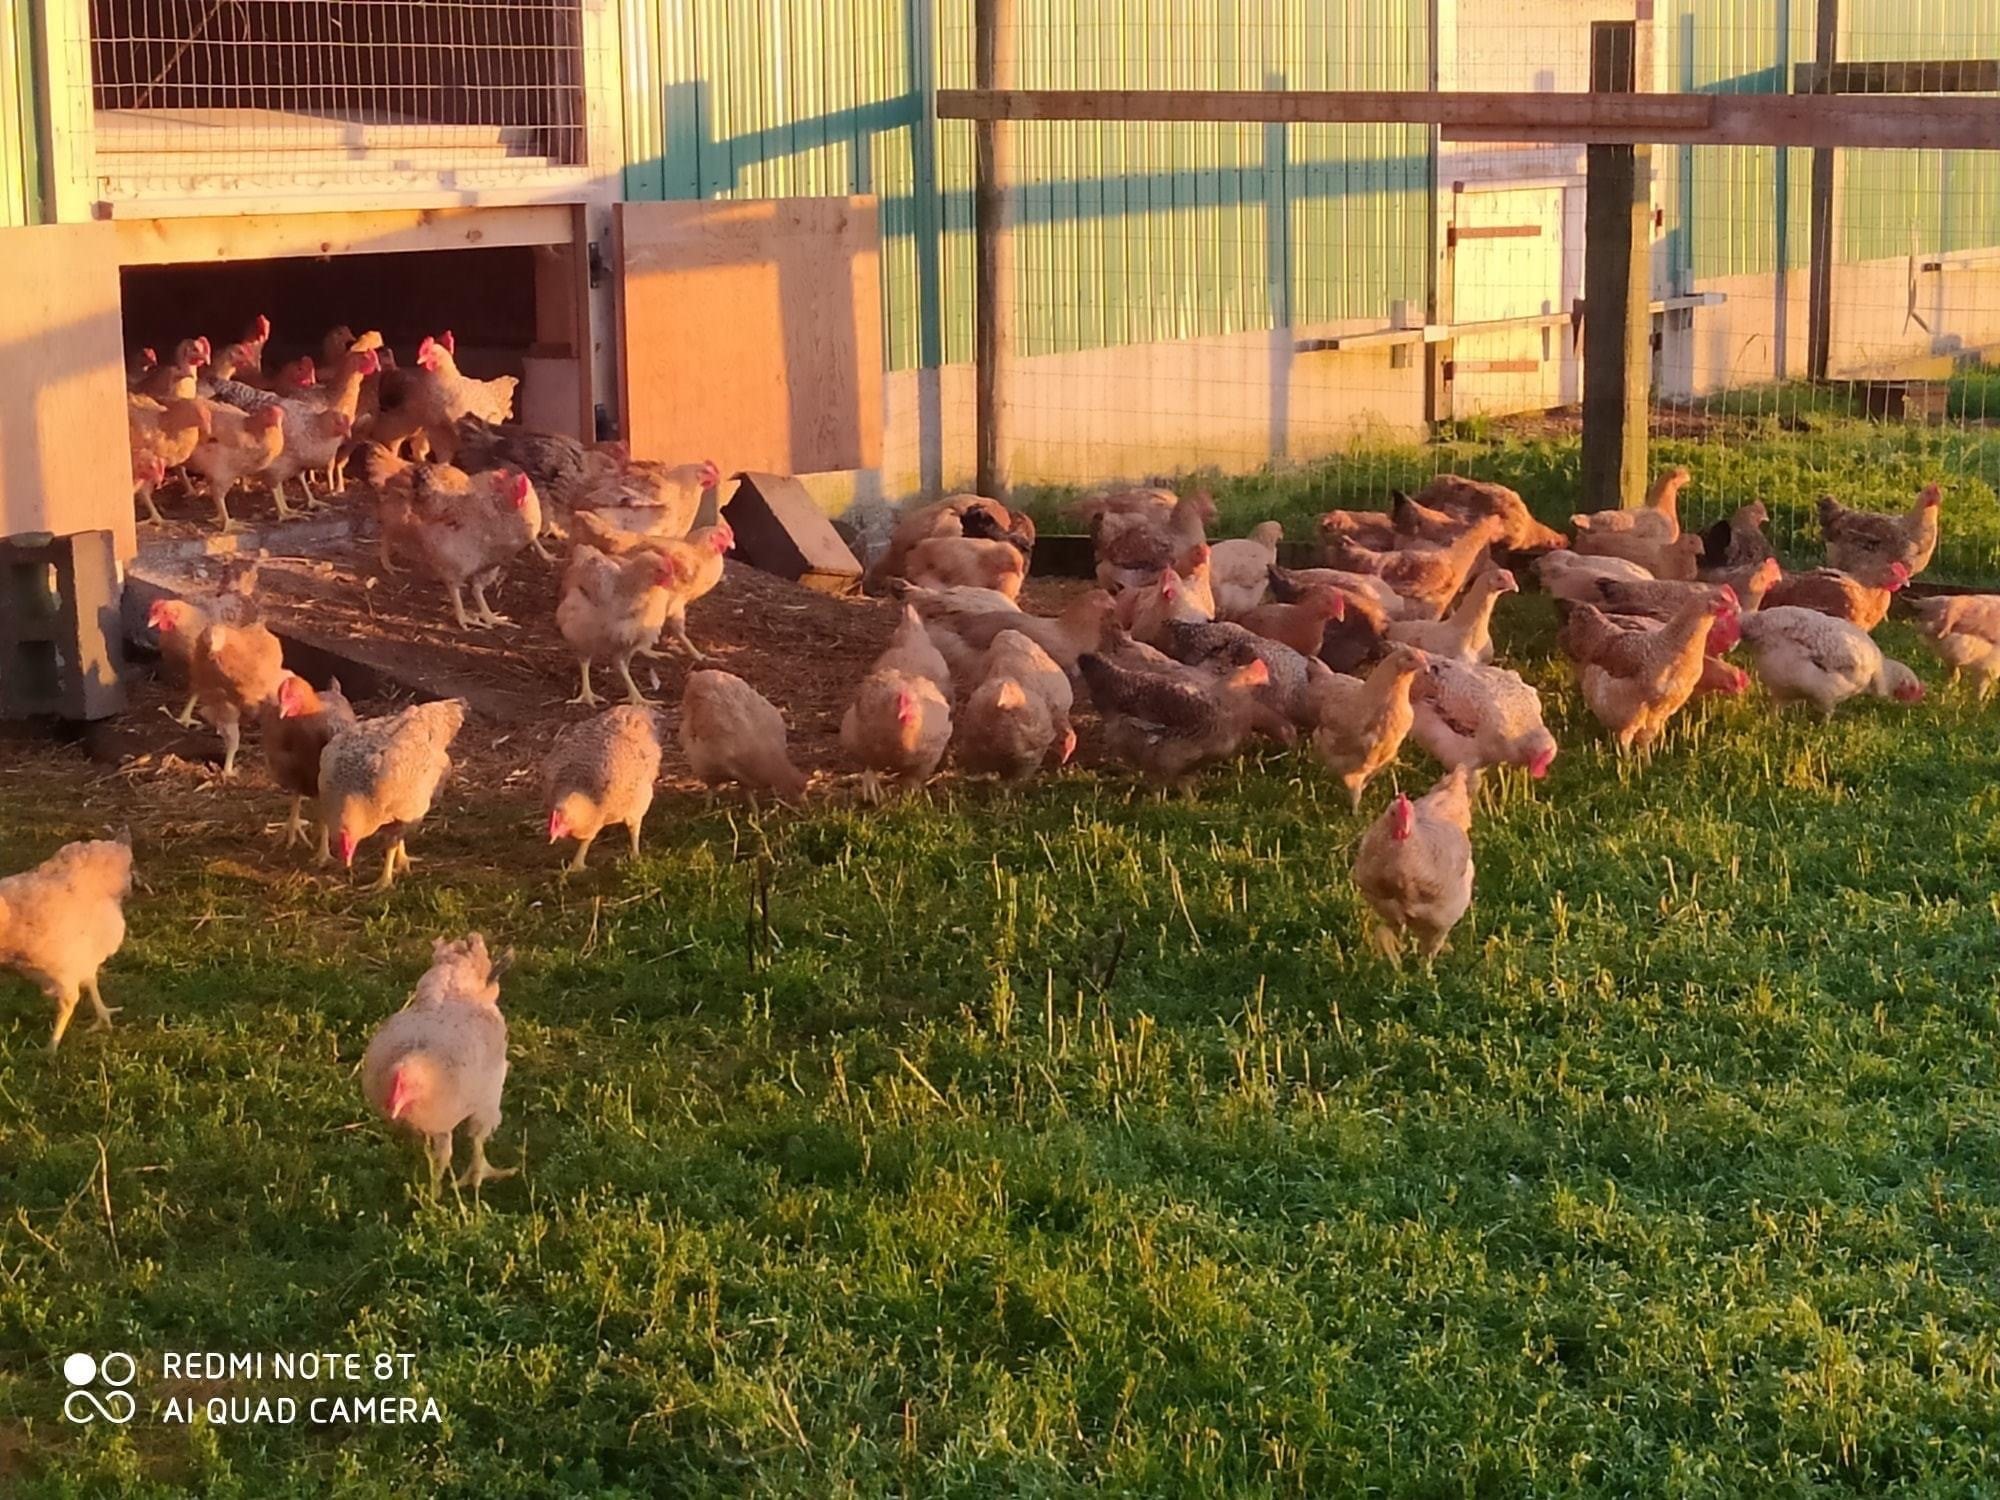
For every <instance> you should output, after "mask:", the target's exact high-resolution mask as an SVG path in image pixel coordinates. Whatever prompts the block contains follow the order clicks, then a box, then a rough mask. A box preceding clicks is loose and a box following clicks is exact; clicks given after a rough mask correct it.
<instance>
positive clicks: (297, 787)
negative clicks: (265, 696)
mask: <svg viewBox="0 0 2000 1500" xmlns="http://www.w3.org/2000/svg"><path fill="white" fill-rule="evenodd" d="M262 712H263V726H262V728H263V735H264V759H265V761H266V762H267V763H268V764H269V766H270V768H271V779H272V780H273V781H275V782H276V783H277V784H278V786H279V788H280V789H281V790H283V791H286V792H289V793H291V797H292V811H291V816H290V817H289V818H287V819H286V820H285V847H286V848H287V849H289V848H291V847H292V845H293V844H296V843H298V842H299V841H300V840H301V839H303V838H304V837H305V828H306V825H305V819H304V818H303V817H302V816H300V814H301V812H302V811H303V809H304V807H305V803H306V799H307V798H308V797H311V798H313V799H314V800H315V801H317V800H318V798H319V759H320V755H321V753H322V752H323V751H324V750H325V749H326V747H327V745H328V743H329V742H330V741H332V739H333V738H334V736H336V735H338V734H341V733H344V732H345V731H347V730H349V729H352V728H353V727H354V726H355V724H356V723H358V722H359V721H358V720H357V719H356V718H355V716H354V706H353V705H352V704H351V703H349V702H348V701H347V695H346V694H345V693H343V692H341V690H340V680H339V679H338V678H335V679H334V680H333V682H332V683H331V685H330V686H329V687H328V688H327V690H326V691H325V692H323V693H321V692H315V691H314V689H313V685H312V684H311V683H309V682H307V681H306V680H305V678H303V677H300V676H298V675H297V674H296V673H292V672H287V673H285V674H284V676H282V677H281V678H279V679H278V690H277V692H275V693H273V694H272V695H271V697H270V699H269V700H268V701H267V702H266V703H265V704H264V706H263V710H262ZM319 827H320V843H319V858H320V862H321V863H322V864H324V863H326V862H327V861H328V860H330V859H331V858H332V857H333V856H332V854H331V852H330V851H329V850H328V847H327V833H326V820H325V819H324V818H321V819H320V820H319Z"/></svg>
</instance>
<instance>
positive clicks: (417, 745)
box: [319, 698, 465, 891]
mask: <svg viewBox="0 0 2000 1500" xmlns="http://www.w3.org/2000/svg"><path fill="white" fill-rule="evenodd" d="M464 723H465V704H464V703H463V702H462V701H461V700H459V699H457V698H448V699H445V700H444V701H442V702H437V703H419V704H417V705H416V706H415V707H413V708H406V709H404V710H403V711H402V712H401V713H397V714H390V715H389V716H387V717H386V718H380V719H364V720H362V721H361V722H360V723H358V724H356V725H354V727H352V728H351V729H346V730H343V731H342V732H341V733H339V734H337V735H335V736H334V737H333V738H332V739H331V740H329V741H328V742H327V746H326V749H325V751H324V752H323V753H322V754H321V755H320V759H319V812H320V820H321V821H322V822H323V823H324V824H325V826H326V830H327V835H328V840H329V842H330V844H331V846H332V848H333V852H334V853H335V854H337V855H339V856H340V863H341V865H342V866H343V867H344V868H347V869H352V868H353V866H354V851H355V850H356V849H358V848H359V847H360V846H361V845H362V843H363V842H364V841H366V840H368V839H370V838H373V837H374V836H375V835H376V834H377V833H380V834H382V835H383V837H384V838H386V839H387V840H388V845H389V847H388V849H387V851H386V853H385V854H384V857H383V860H382V876H381V878H380V879H379V880H377V881H375V883H374V884H372V885H370V886H369V887H368V889H369V890H371V891H386V890H387V889H389V887H390V886H391V885H392V884H394V883H395V879H396V872H397V871H398V870H407V869H408V868H409V867H410V864H411V860H410V855H409V851H408V850H407V849H406V848H404V844H405V842H406V841H407V840H408V838H409V836H410V833H411V831H412V830H413V829H415V828H416V826H417V825H418V824H419V823H421V822H422V821H423V820H424V816H425V814H427V813H428V812H429V811H430V810H431V799H432V798H433V797H435V796H436V795H437V789H438V784H439V783H440V782H442V781H443V780H444V778H445V774H446V773H447V772H448V771H450V770H451V742H452V740H453V739H454V738H455V737H456V736H457V734H458V731H459V729H460V728H461V727H462V726H463V725H464Z"/></svg>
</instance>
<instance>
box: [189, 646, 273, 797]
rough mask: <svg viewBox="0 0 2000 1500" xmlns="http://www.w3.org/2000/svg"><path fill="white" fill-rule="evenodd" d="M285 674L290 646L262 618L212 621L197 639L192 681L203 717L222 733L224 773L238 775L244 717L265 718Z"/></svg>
mask: <svg viewBox="0 0 2000 1500" xmlns="http://www.w3.org/2000/svg"><path fill="white" fill-rule="evenodd" d="M284 674H285V648H284V645H283V643H281V642H280V641H279V640H278V638H277V637H276V636H275V635H273V634H272V633H271V631H270V629H269V628H268V627H267V626H265V625H264V624H263V623H262V622H261V621H253V622H252V623H250V624H248V625H225V624H221V623H216V624H211V625H210V626H209V627H208V628H207V629H206V630H204V631H203V632H202V633H201V635H200V636H199V637H198V638H197V640H196V641H195V649H194V661H193V664H192V668H191V680H192V683H193V686H194V696H195V704H196V706H197V708H198V709H199V710H200V713H201V716H202V718H204V719H206V720H207V721H208V722H209V723H210V724H212V725H214V726H215V728H216V729H217V730H218V731H219V732H220V733H221V735H222V776H223V779H224V780H225V781H226V780H228V779H229V778H230V777H232V776H234V775H235V774H236V752H237V750H238V749H239V748H240V747H241V745H242V743H243V721H244V719H246V718H249V719H258V718H261V716H262V715H263V711H264V705H265V704H267V703H269V702H270V701H271V700H272V699H273V698H275V697H276V696H277V692H278V680H279V679H280V678H281V677H283V676H284Z"/></svg>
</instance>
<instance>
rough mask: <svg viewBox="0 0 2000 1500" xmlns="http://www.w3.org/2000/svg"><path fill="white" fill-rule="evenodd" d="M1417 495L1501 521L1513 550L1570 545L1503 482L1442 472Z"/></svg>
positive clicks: (1502, 536) (1504, 542)
mask: <svg viewBox="0 0 2000 1500" xmlns="http://www.w3.org/2000/svg"><path fill="white" fill-rule="evenodd" d="M1416 498H1417V499H1418V500H1419V501H1421V502H1422V503H1423V504H1425V505H1429V506H1432V507H1434V508H1435V509H1437V510H1442V511H1449V512H1450V513H1452V514H1453V515H1458V516H1463V517H1465V518H1466V519H1468V520H1480V519H1483V518H1486V517H1491V518H1492V519H1493V520H1496V521H1498V522H1499V523H1500V536H1499V541H1500V543H1501V544H1502V545H1503V546H1505V547H1507V548H1508V549H1509V550H1511V551H1514V552H1550V551H1555V550H1559V549H1561V548H1563V547H1567V546H1568V545H1569V538H1567V537H1565V536H1564V535H1563V534H1562V533H1561V532H1560V531H1554V530H1551V529H1550V528H1549V527H1547V526H1544V525H1543V524H1542V523H1541V522H1540V521H1537V520H1536V519H1535V518H1534V516H1533V514H1531V513H1530V512H1529V510H1528V507H1527V506H1526V505H1525V504H1524V503H1523V502H1522V500H1521V497H1520V495H1519V494H1517V493H1516V492H1515V491H1513V490H1510V489H1508V488H1507V486H1506V485H1504V484H1492V483H1489V482H1488V481H1486V480H1483V479H1467V478H1466V477H1465V476H1464V475H1462V474H1440V475H1438V476H1437V477H1436V478H1435V479H1433V480H1431V482H1430V483H1429V484H1427V485H1425V486H1424V487H1423V488H1422V489H1420V490H1418V491H1417V494H1416Z"/></svg>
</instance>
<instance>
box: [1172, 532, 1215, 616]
mask: <svg viewBox="0 0 2000 1500" xmlns="http://www.w3.org/2000/svg"><path fill="white" fill-rule="evenodd" d="M1213 562H1214V558H1213V554H1212V553H1211V552H1210V550H1209V545H1208V543H1207V542H1196V543H1195V544H1194V545H1193V546H1192V547H1190V548H1188V549H1187V551H1186V552H1184V553H1182V554H1181V560H1180V563H1179V565H1178V567H1177V569H1176V571H1178V572H1179V574H1180V575H1181V592H1182V593H1183V595H1184V596H1185V597H1186V600H1187V603H1188V606H1189V607H1190V608H1192V609H1194V610H1197V611H1199V612H1200V614H1201V615H1202V617H1203V618H1204V619H1209V620H1212V619H1214V618H1215V587H1214V584H1213V582H1212V577H1213Z"/></svg>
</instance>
